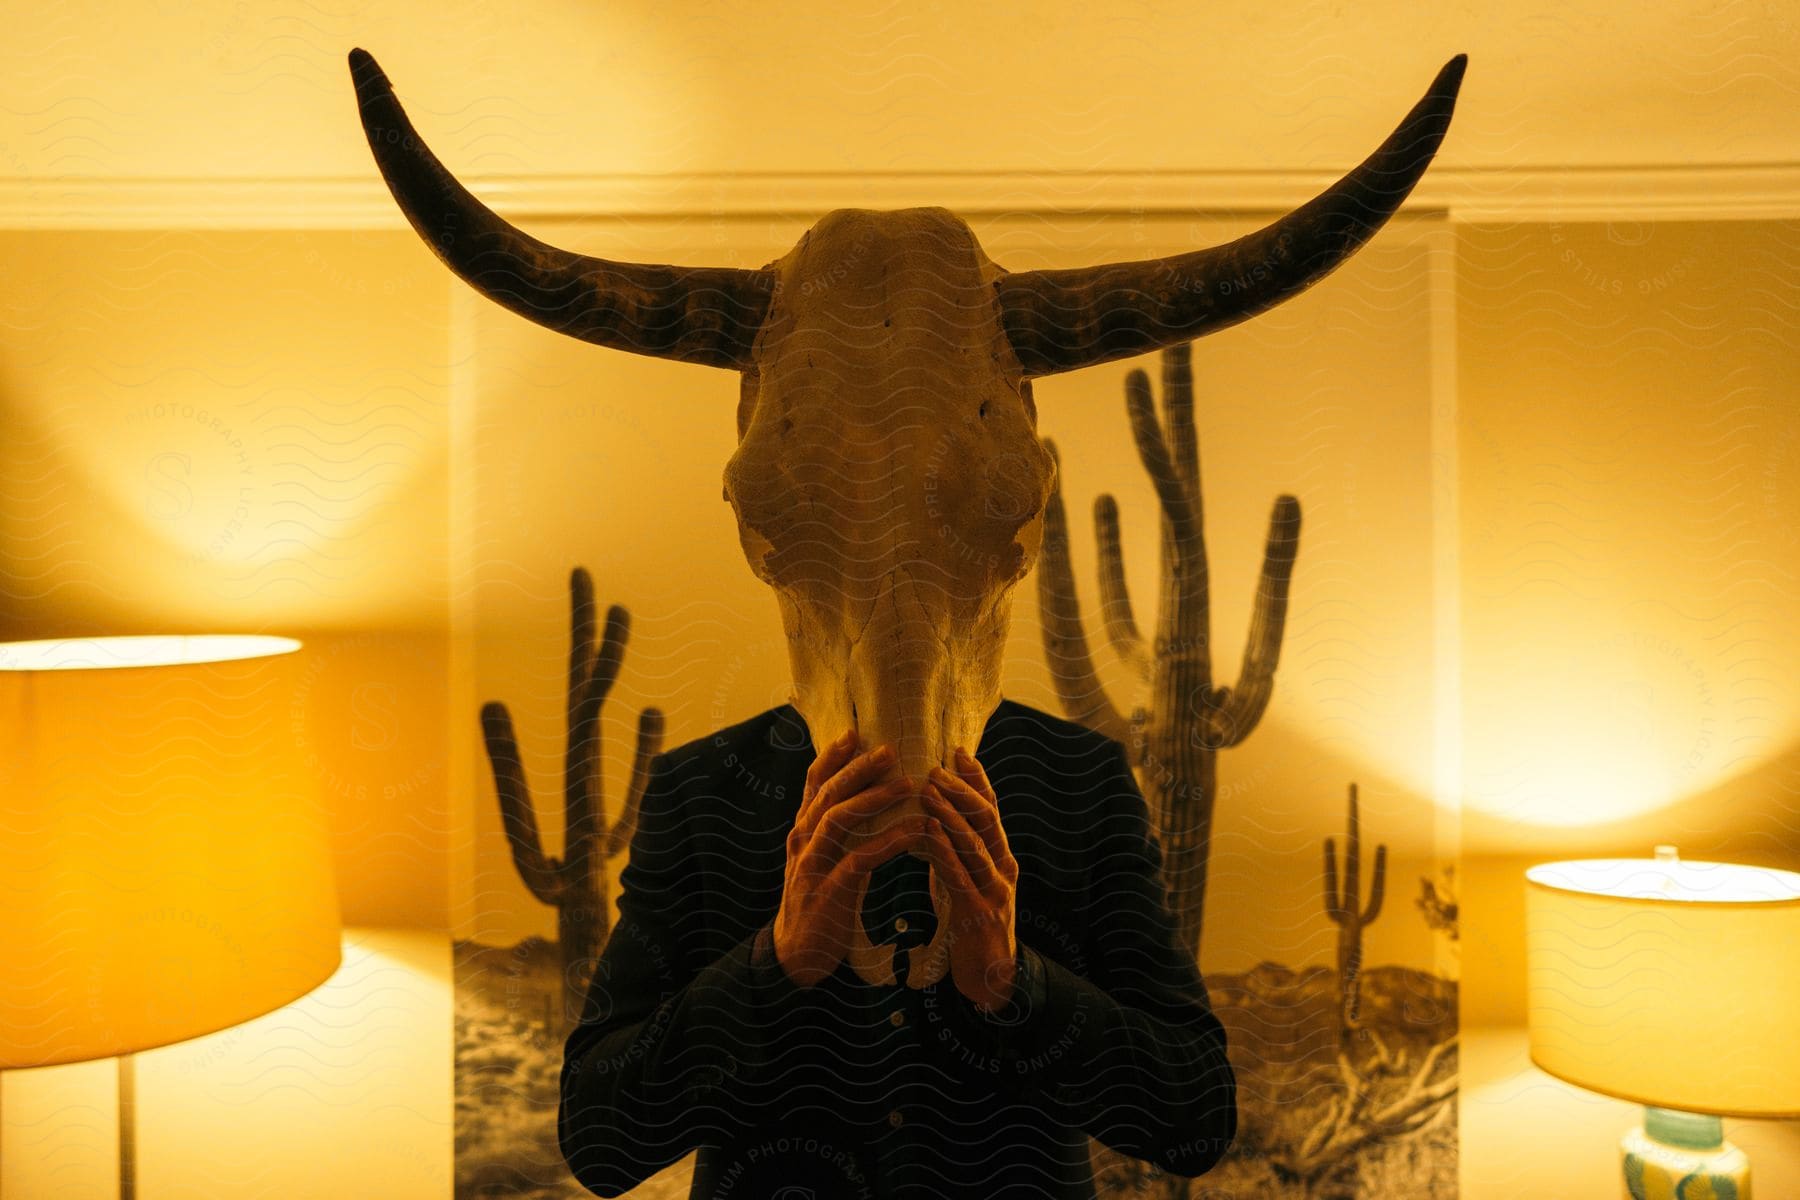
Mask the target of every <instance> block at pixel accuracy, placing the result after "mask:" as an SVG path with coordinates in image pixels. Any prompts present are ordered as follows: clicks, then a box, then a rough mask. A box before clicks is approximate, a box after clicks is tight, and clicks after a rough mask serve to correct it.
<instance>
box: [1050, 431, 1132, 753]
mask: <svg viewBox="0 0 1800 1200" xmlns="http://www.w3.org/2000/svg"><path fill="white" fill-rule="evenodd" d="M1044 448H1045V449H1046V450H1048V451H1049V452H1050V457H1051V458H1052V459H1054V460H1055V461H1056V482H1055V484H1054V485H1053V486H1052V488H1051V491H1050V500H1049V503H1047V504H1046V505H1045V506H1044V540H1043V545H1042V550H1041V551H1040V554H1039V559H1038V607H1039V609H1040V611H1041V612H1042V613H1043V635H1044V658H1045V660H1046V661H1047V662H1048V663H1049V666H1050V677H1051V679H1052V680H1053V681H1054V682H1055V684H1056V694H1057V697H1058V698H1059V699H1060V700H1061V701H1062V706H1063V711H1064V712H1066V713H1068V714H1069V719H1070V720H1072V721H1076V722H1079V723H1080V724H1082V725H1086V726H1087V727H1088V728H1089V729H1092V730H1094V731H1095V732H1096V733H1100V734H1104V735H1105V736H1107V737H1109V738H1112V739H1114V740H1115V741H1118V742H1124V741H1125V740H1126V739H1127V738H1128V737H1129V736H1130V732H1129V730H1127V729H1126V727H1125V720H1124V718H1123V717H1121V716H1120V715H1119V712H1118V710H1117V709H1116V708H1114V707H1113V704H1112V701H1111V700H1110V699H1108V698H1107V695H1106V689H1105V688H1104V687H1103V686H1101V683H1100V676H1099V675H1098V674H1097V673H1096V672H1095V670H1094V659H1093V655H1092V654H1090V653H1089V652H1088V644H1087V634H1086V633H1084V632H1083V631H1082V628H1081V601H1080V598H1079V597H1078V596H1077V595H1076V594H1075V572H1074V570H1073V569H1072V568H1071V566H1070V563H1069V522H1068V517H1067V515H1066V514H1065V513H1064V511H1063V501H1062V459H1061V458H1060V457H1059V456H1058V455H1057V453H1056V445H1055V443H1053V442H1050V441H1048V440H1046V441H1045V443H1044Z"/></svg>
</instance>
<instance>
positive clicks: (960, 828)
mask: <svg viewBox="0 0 1800 1200" xmlns="http://www.w3.org/2000/svg"><path fill="white" fill-rule="evenodd" d="M924 803H925V811H926V812H928V813H930V814H931V815H932V816H933V817H934V818H936V819H937V822H938V825H939V827H940V828H941V829H942V830H943V841H944V844H945V846H946V848H947V849H948V850H949V851H950V853H951V854H952V855H953V856H954V858H955V861H956V862H957V864H958V865H959V866H960V868H961V872H962V878H963V880H964V883H965V886H969V887H972V888H973V889H974V890H975V891H978V892H980V893H982V894H983V895H987V894H989V893H990V892H991V891H992V889H993V888H994V887H995V886H996V885H997V884H1003V883H1004V884H1007V885H1009V886H1010V885H1011V883H1012V880H1011V879H1010V878H1007V877H1005V876H1003V875H1002V874H1001V872H1000V869H999V868H998V867H997V866H996V865H995V863H994V859H993V856H992V854H990V853H989V851H988V847H987V843H986V842H985V841H984V840H983V839H982V837H981V835H980V834H978V833H976V832H975V829H974V827H973V826H972V825H970V823H969V819H968V817H966V816H964V815H963V813H962V811H961V810H960V809H959V808H957V806H956V805H955V804H952V803H951V802H950V801H949V800H948V799H946V798H945V796H944V793H943V790H942V785H941V784H939V783H938V782H937V781H936V779H935V778H934V779H933V781H932V782H930V783H927V784H926V785H925V791H924ZM977 803H979V801H977ZM946 877H947V878H949V879H951V880H952V881H954V880H955V879H956V872H954V871H951V872H948V873H947V875H946Z"/></svg>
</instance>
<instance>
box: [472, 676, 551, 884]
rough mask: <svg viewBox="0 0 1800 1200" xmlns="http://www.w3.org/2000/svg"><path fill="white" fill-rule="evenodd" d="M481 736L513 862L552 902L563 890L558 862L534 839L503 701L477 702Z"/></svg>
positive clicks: (533, 824)
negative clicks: (545, 854)
mask: <svg viewBox="0 0 1800 1200" xmlns="http://www.w3.org/2000/svg"><path fill="white" fill-rule="evenodd" d="M481 736H482V741H483V742H485V743H486V745H487V753H488V762H489V763H490V764H492V766H493V769H494V791H495V792H496V793H498V794H499V797H500V823H501V826H502V827H503V828H504V829H505V830H506V840H507V843H508V845H510V846H511V847H512V857H513V864H514V865H515V866H516V867H518V869H519V878H520V879H522V880H524V882H525V886H526V887H527V888H528V889H530V891H531V894H532V895H533V896H535V897H537V899H538V901H539V902H540V903H543V904H549V905H556V904H557V903H559V902H560V900H561V898H562V895H563V891H564V877H563V873H562V864H561V863H559V862H557V861H556V860H555V859H554V858H545V857H544V849H543V844H542V843H541V842H540V841H539V840H538V827H537V817H536V815H535V814H534V813H533V811H532V807H531V791H530V789H529V788H528V787H527V786H526V783H525V768H524V764H523V763H522V762H521V761H520V760H519V744H518V740H517V739H516V738H515V737H514V736H513V728H512V716H511V714H509V713H508V712H507V711H506V705H504V704H502V703H500V702H499V701H497V700H495V701H489V702H488V703H487V704H484V705H482V706H481Z"/></svg>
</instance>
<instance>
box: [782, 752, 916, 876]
mask: <svg viewBox="0 0 1800 1200" xmlns="http://www.w3.org/2000/svg"><path fill="white" fill-rule="evenodd" d="M912 789H913V781H912V780H911V779H909V778H907V777H906V776H901V777H900V778H898V779H890V780H888V781H887V782H885V783H878V784H875V785H874V786H873V787H869V788H865V789H864V790H862V791H861V792H858V793H857V794H856V795H854V796H852V797H850V799H848V800H845V801H844V802H843V803H841V804H834V805H832V806H831V807H830V808H829V809H823V810H821V811H820V812H819V813H818V816H817V819H815V820H814V821H813V822H812V829H811V831H810V832H807V833H804V834H803V833H802V831H801V829H800V827H799V825H798V824H797V823H796V825H795V828H794V832H792V833H790V834H789V835H788V842H789V847H788V861H789V862H790V863H793V864H794V865H795V867H796V868H802V869H805V870H810V871H813V872H816V873H820V874H822V873H824V872H825V871H827V870H830V868H831V865H832V864H833V863H836V862H837V861H838V859H840V858H842V857H843V856H844V854H845V853H846V851H847V850H848V849H849V847H850V846H851V844H852V842H853V836H852V835H853V834H854V833H855V832H856V829H857V827H858V826H859V825H861V824H862V823H863V822H864V821H866V820H868V819H869V818H870V817H871V816H873V815H875V814H876V813H879V812H881V811H882V810H884V809H886V808H889V807H891V806H892V805H893V804H894V803H895V802H897V801H898V800H900V799H901V798H902V797H904V796H906V795H908V794H909V793H910V792H911V791H912Z"/></svg>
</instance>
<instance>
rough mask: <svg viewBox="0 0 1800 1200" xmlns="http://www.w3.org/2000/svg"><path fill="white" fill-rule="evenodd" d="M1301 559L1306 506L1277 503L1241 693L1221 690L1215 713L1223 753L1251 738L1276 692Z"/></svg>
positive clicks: (1289, 498) (1240, 679) (1237, 689)
mask: <svg viewBox="0 0 1800 1200" xmlns="http://www.w3.org/2000/svg"><path fill="white" fill-rule="evenodd" d="M1299 553H1300V502H1299V501H1298V500H1296V499H1295V498H1294V497H1292V496H1282V497H1280V498H1279V499H1277V500H1276V501H1275V507H1274V509H1273V510H1272V511H1271V512H1270V513H1269V537H1268V541H1267V543H1266V544H1265V545H1264V547H1263V565H1262V575H1261V577H1260V578H1259V579H1258V580H1257V584H1256V603H1255V605H1254V607H1253V608H1252V610H1251V617H1250V631H1249V635H1248V636H1247V637H1246V639H1245V641H1244V661H1243V665H1242V666H1241V667H1240V668H1239V669H1238V681H1237V685H1236V686H1235V687H1230V688H1221V689H1220V690H1219V695H1218V697H1217V708H1215V710H1214V711H1213V714H1212V717H1213V723H1214V733H1215V738H1216V741H1217V743H1218V745H1220V746H1221V747H1228V746H1235V745H1237V744H1238V743H1239V742H1241V741H1243V740H1244V739H1245V738H1246V737H1248V736H1249V735H1250V731H1251V730H1253V729H1255V728H1256V723H1257V722H1258V721H1260V720H1261V719H1262V715H1263V711H1264V710H1265V709H1267V708H1268V707H1269V698H1270V696H1272V695H1273V694H1274V692H1275V668H1276V667H1277V666H1278V665H1279V664H1280V662H1281V639H1282V635H1283V633H1284V632H1285V631H1286V629H1287V608H1288V592H1289V585H1290V583H1291V581H1292V580H1293V576H1294V561H1295V559H1296V558H1297V557H1298V556H1299Z"/></svg>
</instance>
